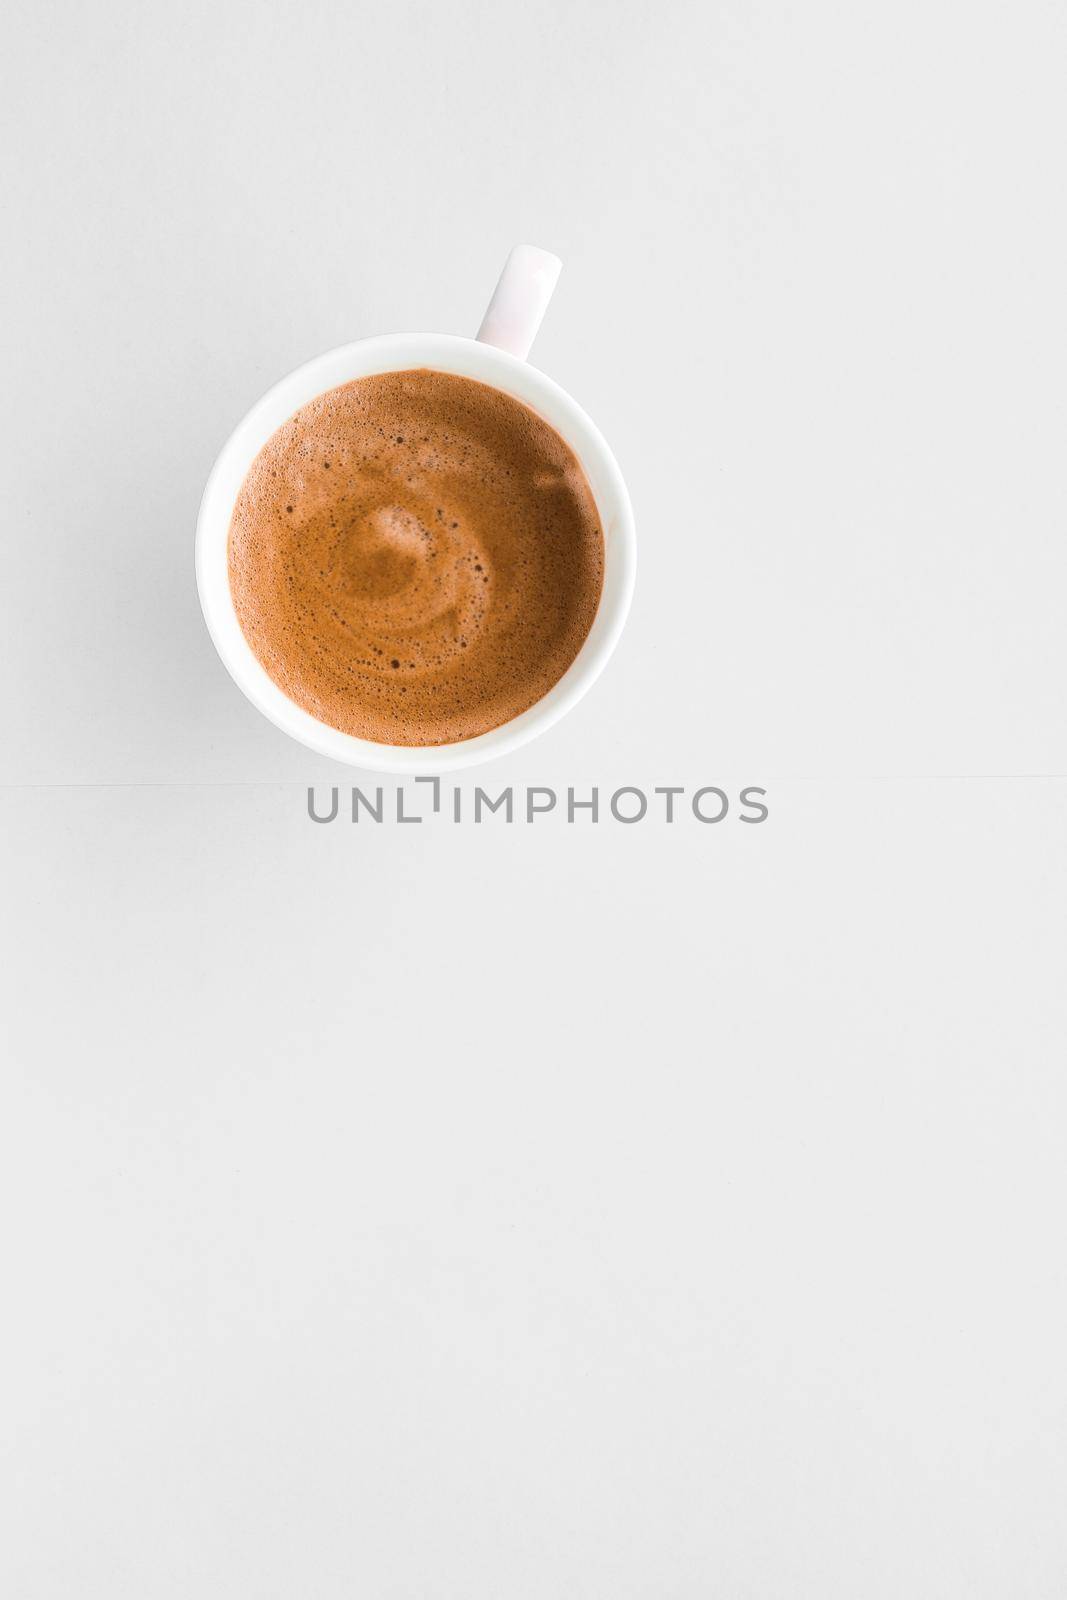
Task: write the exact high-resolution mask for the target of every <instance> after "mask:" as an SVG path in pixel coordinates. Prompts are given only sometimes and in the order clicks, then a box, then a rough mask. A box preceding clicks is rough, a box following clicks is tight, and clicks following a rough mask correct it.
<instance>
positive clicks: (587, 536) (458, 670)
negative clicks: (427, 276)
mask: <svg viewBox="0 0 1067 1600" xmlns="http://www.w3.org/2000/svg"><path fill="white" fill-rule="evenodd" d="M603 571H604V540H603V534H602V532H601V528H600V522H599V518H598V516H597V510H596V505H595V503H594V500H593V495H592V492H591V490H590V488H589V485H588V483H587V481H586V479H585V476H584V474H583V472H582V469H581V467H580V466H579V465H578V462H577V460H576V459H575V457H574V455H573V453H572V452H571V450H570V449H569V448H568V446H567V445H566V444H565V443H564V441H563V440H562V439H561V438H560V436H559V434H557V433H556V432H555V430H554V429H553V428H551V427H550V426H549V424H548V423H547V422H545V421H544V420H543V419H542V418H541V417H539V416H537V415H536V413H535V412H533V411H531V410H530V409H529V407H528V406H525V405H523V404H522V403H521V402H520V401H518V400H514V399H512V398H511V397H510V396H509V395H505V394H502V393H501V392H500V391H499V390H497V389H492V388H490V387H489V386H488V385H486V384H483V383H477V382H475V381H474V380H473V379H471V378H461V377H457V376H455V375H454V374H452V373H445V372H431V371H428V370H425V369H421V368H420V369H418V370H416V371H410V372H391V373H385V374H382V375H381V376H377V377H370V378H359V379H357V380H356V381H355V382H353V383H347V384H344V385H342V387H341V388H338V389H331V390H329V391H328V392H327V393H325V394H322V395H320V396H319V397H318V398H317V399H315V400H313V401H312V402H311V403H310V405H306V406H304V407H303V408H302V409H301V410H300V411H298V412H297V413H296V415H295V416H293V417H291V418H290V419H289V421H288V422H287V423H285V424H284V426H282V427H281V428H279V429H278V431H277V433H275V434H274V435H273V437H272V438H271V439H269V440H268V442H267V444H266V445H265V446H264V448H263V449H262V450H261V451H260V453H259V455H258V456H257V458H256V460H255V461H254V463H253V464H252V467H251V470H250V471H249V473H248V476H247V478H246V479H245V482H244V484H243V486H242V488H241V492H240V494H239V495H238V498H237V503H236V506H235V507H234V513H233V520H232V522H231V525H230V539H229V572H230V588H231V592H232V594H233V599H234V605H235V607H236V610H237V616H238V618H239V620H240V624H241V627H242V629H243V631H244V634H245V637H246V638H247V640H248V642H249V644H250V645H251V647H252V649H253V651H254V652H255V654H256V656H257V657H258V658H259V660H260V662H261V663H262V665H263V666H264V667H265V669H266V671H267V672H268V673H269V674H270V676H271V677H272V678H273V680H274V682H275V683H276V684H277V685H278V686H279V688H281V689H283V690H284V692H285V693H286V694H287V695H288V696H289V697H290V698H291V699H292V700H295V701H296V703H297V704H298V705H300V706H303V708H304V709H305V710H306V711H309V712H310V713H311V714H312V716H314V717H317V718H319V720H320V721H322V722H325V723H328V724H329V725H330V726H331V727H334V728H340V729H341V730H342V731H343V732H345V733H350V734H355V735H358V737H360V738H363V739H372V740H375V741H377V742H378V743H382V744H402V745H440V744H451V743H454V742H455V741H456V740H458V739H468V738H471V737H473V736H474V735H475V734H479V733H485V732H487V731H488V730H489V729H490V728H496V727H499V726H500V724H501V723H504V722H508V721H510V719H511V718H512V717H515V716H518V714H519V713H520V712H522V711H525V710H526V709H527V708H528V707H529V706H532V705H533V704H534V703H535V702H536V701H538V700H540V699H541V697H542V696H543V695H544V694H546V693H547V692H548V690H549V689H551V688H552V686H553V684H555V683H557V682H558V681H559V679H560V678H561V677H562V676H563V674H564V672H566V670H567V668H568V667H569V666H570V664H571V662H572V661H573V660H574V658H575V656H576V655H577V653H578V651H579V650H580V648H581V646H582V644H583V642H584V640H585V637H586V635H587V634H588V632H589V629H590V628H591V627H592V624H593V618H594V616H595V615H596V610H597V605H598V604H599V601H600V591H601V585H602V582H603Z"/></svg>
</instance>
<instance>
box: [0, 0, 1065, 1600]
mask: <svg viewBox="0 0 1067 1600" xmlns="http://www.w3.org/2000/svg"><path fill="white" fill-rule="evenodd" d="M1065 59H1067V13H1065V12H1064V11H1063V10H1062V8H1061V7H1058V6H1054V5H1051V4H1041V3H1037V0H1015V3H1013V4H1008V3H1004V4H997V5H994V4H988V3H978V4H968V5H964V4H954V3H948V0H934V3H932V4H931V3H924V4H919V3H916V0H904V3H898V4H894V5H892V6H890V5H881V4H873V3H859V4H856V3H848V4H846V3H844V0H842V3H840V4H833V3H831V0H812V3H810V4H808V5H805V6H789V5H785V4H780V5H775V4H769V3H763V0H756V3H740V0H737V3H731V4H727V3H719V0H715V3H712V4H698V3H696V0H685V3H679V4H673V5H672V4H667V5H663V6H659V7H653V6H651V5H647V6H646V5H636V4H632V3H625V0H624V3H610V4H609V3H608V0H597V3H590V0H585V3H577V4H575V3H571V4H563V3H561V0H560V3H557V0H550V3H535V4H520V3H519V0H505V3H502V4H497V5H493V6H491V5H489V4H482V3H477V0H446V3H443V4H438V5H430V4H403V3H401V4H390V5H388V6H369V5H366V4H350V5H341V4H339V3H336V0H335V3H332V4H328V3H326V0H302V3H301V4H299V5H297V4H280V3H278V0H268V3H261V4H256V5H252V4H239V3H237V0H211V3H207V0H201V3H193V4H189V5H181V6H179V5H167V6H164V5H162V4H160V3H159V0H148V3H139V4H132V3H131V4H128V5H127V4H115V3H108V4H102V5H99V6H92V7H85V6H80V5H77V6H76V5H74V4H72V3H57V4H55V5H51V6H39V5H37V4H30V3H28V0H17V3H15V4H14V5H11V6H9V8H8V20H7V21H6V24H5V35H4V49H3V53H2V60H0V80H2V81H0V122H2V128H0V132H2V136H3V146H2V147H3V150H4V157H3V162H4V178H5V186H4V187H5V196H6V197H5V200H4V204H3V209H2V211H0V231H2V234H3V239H2V246H3V252H2V267H0V272H2V277H3V294H2V301H0V318H2V323H3V327H2V332H3V336H4V341H3V348H4V350H5V361H4V367H3V374H4V382H3V384H2V385H0V397H2V407H3V410H2V413H0V439H2V441H3V454H4V480H3V481H4V490H5V493H4V508H5V514H6V515H5V533H4V541H3V578H2V584H0V621H2V629H3V639H4V669H3V672H2V674H0V711H2V716H3V738H2V740H0V781H2V783H3V789H2V791H0V808H2V812H3V820H2V828H3V833H2V839H0V870H2V872H3V886H4V888H3V901H2V918H3V921H2V933H3V938H4V945H5V952H4V954H5V960H4V964H3V976H4V987H5V991H6V992H5V996H4V1014H3V1020H2V1028H3V1037H4V1042H5V1051H4V1074H3V1082H2V1091H3V1100H2V1116H0V1206H2V1211H0V1214H2V1217H3V1222H2V1224H0V1229H2V1236H3V1240H2V1242H3V1255H2V1261H3V1267H2V1271H3V1278H2V1280H0V1282H2V1291H0V1292H2V1294H3V1301H4V1307H5V1309H4V1312H3V1317H2V1324H0V1344H2V1349H3V1361H2V1365H0V1388H2V1393H0V1414H2V1415H3V1417H4V1427H3V1430H2V1434H0V1517H2V1518H3V1521H4V1524H5V1525H4V1527H3V1528H2V1529H0V1591H2V1592H3V1593H4V1594H5V1595H7V1594H10V1595H11V1596H12V1597H13V1600H68V1597H70V1596H75V1595H76V1596H78V1600H156V1597H159V1600H171V1597H173V1600H179V1597H180V1600H188V1597H189V1596H196V1597H198V1600H216V1597H217V1600H231V1597H240V1600H244V1597H249V1600H275V1597H277V1600H283V1597H284V1600H290V1597H291V1596H293V1595H301V1596H304V1595H307V1596H309V1597H315V1600H319V1597H322V1600H335V1597H336V1600H340V1597H342V1596H344V1597H346V1600H347V1597H349V1596H352V1595H361V1596H362V1595H366V1596H368V1597H370V1596H383V1597H390V1600H416V1597H417V1600H498V1597H500V1596H503V1595H506V1596H514V1597H527V1596H528V1597H530V1600H543V1597H547V1596H551V1597H559V1600H564V1597H566V1600H570V1597H572V1596H583V1597H585V1596H598V1597H599V1596H609V1595H610V1596H612V1597H613V1600H631V1597H633V1600H637V1597H640V1600H646V1597H647V1600H653V1597H654V1600H661V1597H663V1596H671V1597H677V1600H704V1597H708V1600H719V1597H723V1600H733V1597H752V1600H798V1597H806V1596H809V1595H810V1596H813V1597H819V1600H823V1597H833V1600H838V1597H840V1600H854V1597H857V1596H863V1597H868V1596H870V1597H875V1600H880V1597H883V1596H885V1597H890V1596H893V1597H902V1600H903V1597H908V1600H914V1597H930V1600H955V1597H957V1596H958V1597H960V1600H975V1597H986V1596H988V1597H990V1600H1002V1597H1003V1596H1005V1595H1010V1596H1012V1600H1030V1597H1033V1600H1045V1597H1059V1596H1061V1595H1062V1594H1063V1593H1064V1592H1065V1590H1067V1524H1065V1520H1064V1516H1063V1505H1064V1503H1065V1498H1067V1368H1065V1366H1064V1362H1063V1358H1062V1351H1063V1349H1064V1348H1065V1347H1067V1277H1065V1274H1064V1265H1063V1216H1064V1208H1065V1205H1067V1179H1065V1176H1064V1142H1065V1132H1067V1090H1065V1087H1064V1064H1065V1054H1067V1053H1065V1050H1064V1040H1065V1033H1067V1028H1065V1024H1067V1015H1065V1013H1067V1005H1065V1001H1064V984H1063V970H1064V954H1065V940H1064V924H1063V906H1064V898H1065V891H1067V829H1065V799H1067V782H1065V781H1064V779H1063V778H1062V777H1058V776H1057V774H1063V773H1064V772H1065V771H1067V717H1065V714H1064V713H1065V703H1064V702H1065V695H1064V684H1065V680H1067V647H1065V644H1064V630H1063V626H1062V616H1063V610H1064V593H1065V588H1067V556H1065V553H1064V552H1065V540H1064V532H1065V523H1067V517H1065V513H1067V476H1065V474H1064V471H1063V438H1064V424H1065V420H1067V400H1065V394H1067V385H1065V381H1064V376H1063V373H1064V356H1065V352H1067V310H1065V303H1067V302H1065V296H1064V294H1063V289H1062V285H1063V283H1064V281H1067V231H1065V228H1064V221H1063V193H1064V177H1065V173H1064V166H1065V160H1064V150H1065V147H1067V146H1065V140H1067V114H1065V111H1064V101H1065V97H1064V94H1063V78H1064V61H1065ZM523 239H525V240H530V241H531V242H534V243H537V244H541V245H544V246H546V247H547V248H549V249H552V250H555V251H557V252H558V253H559V254H560V255H561V256H562V257H563V258H564V261H565V270H564V275H563V278H562V280H561V283H560V287H559V290H558V292H557V295H556V298H555V301H554V302H553V305H552V308H551V310H550V313H549V317H548V320H547V321H546V324H545V327H544V329H543V331H542V334H541V336H540V338H539V340H538V343H537V346H536V347H535V352H534V354H535V359H536V360H537V362H538V364H539V365H541V366H543V367H544V368H545V370H547V371H548V372H550V373H551V374H552V376H553V377H555V378H556V379H557V380H558V381H560V382H561V383H562V384H563V385H564V386H565V387H566V388H567V389H569V390H570V391H571V392H572V393H573V394H574V396H575V397H576V398H577V399H578V400H579V401H580V402H581V404H582V405H584V406H585V407H586V408H587V409H588V410H589V412H590V413H591V414H592V416H593V417H594V418H595V420H596V421H597V422H598V424H599V425H600V427H601V428H602V429H603V431H604V432H605V434H606V435H607V437H608V439H609V440H610V442H611V444H612V446H613V448H614V450H615V452H616V454H617V456H618V458H619V461H620V464H621V465H622V468H623V470H624V472H625V474H626V476H627V478H628V480H629V483H630V487H631V491H632V494H633V499H634V504H635V510H636V513H637V520H638V533H639V539H640V565H639V575H638V589H637V597H636V600H635V605H634V611H633V614H632V617H631V621H630V623H629V625H628V628H627V632H626V634H625V636H624V639H623V642H622V644H621V646H620V648H619V651H618V654H617V655H616V657H615V659H614V660H613V662H612V664H611V666H610V668H609V669H608V671H607V673H606V674H605V676H604V677H603V678H602V679H601V680H600V682H599V683H598V685H597V687H596V688H595V689H594V690H593V691H592V693H591V694H590V695H589V696H588V697H587V698H586V699H585V700H584V701H583V702H582V703H581V705H580V706H579V707H578V708H577V709H576V710H575V711H574V712H573V713H572V714H571V716H570V717H568V718H567V719H566V721H565V722H564V723H562V724H561V725H560V726H559V727H558V728H556V729H554V730H552V731H551V732H550V733H549V734H548V735H546V736H545V737H544V738H543V739H542V740H541V741H540V742H539V743H536V744H534V745H532V746H529V747H527V748H526V749H524V750H523V751H521V752H520V753H518V754H517V755H516V756H514V757H511V758H509V759H507V760H506V761H502V762H500V763H497V764H495V765H494V766H493V767H491V768H487V769H485V770H484V771H483V772H480V773H474V774H472V775H471V776H470V779H469V781H468V782H467V783H465V785H464V787H465V788H466V790H467V792H468V793H470V791H471V790H472V788H473V784H474V783H475V782H477V781H481V782H482V783H484V784H486V785H487V786H489V787H490V788H495V787H496V786H497V785H504V784H506V783H512V784H514V785H517V786H519V787H520V788H521V787H522V786H524V785H526V784H552V785H555V786H556V787H557V788H560V789H565V788H566V786H567V785H568V784H573V785H575V786H576V787H578V788H579V789H581V790H583V791H584V790H587V789H588V788H589V787H590V786H591V785H593V784H597V785H599V786H600V787H601V789H602V791H603V792H604V793H610V791H611V789H613V788H614V787H616V786H618V785H619V784H623V783H626V784H638V785H641V786H643V787H645V788H649V789H650V788H651V787H652V786H653V785H655V784H671V783H674V784H684V785H687V786H688V787H689V788H690V789H693V788H696V787H698V786H700V785H701V784H713V783H716V784H721V785H723V786H724V787H725V788H727V789H728V790H729V791H730V792H731V793H735V792H736V790H737V788H739V787H740V786H741V785H743V784H747V783H752V784H761V785H763V786H765V787H766V788H767V790H768V799H769V804H770V807H771V816H770V819H769V820H768V822H767V823H766V824H765V825H763V826H761V827H758V828H751V827H746V826H743V825H741V824H739V823H737V822H736V821H735V820H734V818H733V816H731V817H730V818H728V819H727V820H726V821H725V822H724V823H722V824H721V825H719V826H717V827H702V826H701V825H699V824H698V823H695V822H693V821H692V820H689V821H682V822H679V823H678V824H676V825H675V826H673V827H670V828H668V827H667V826H666V825H665V824H664V823H663V822H662V821H661V820H657V819H656V818H653V817H650V818H649V819H648V820H647V821H646V822H644V823H642V824H640V825H636V826H633V827H623V826H620V825H618V824H613V823H611V822H602V823H601V824H600V825H599V826H597V827H593V826H591V825H590V824H589V823H588V822H585V823H576V824H575V825H574V826H573V827H567V826H565V825H562V824H559V823H558V822H557V821H556V820H554V819H549V820H547V821H545V822H543V823H537V824H534V825H533V826H526V825H520V824H516V825H514V826H512V827H510V828H509V827H507V826H506V825H505V824H503V822H502V821H498V822H492V823H490V824H488V825H484V826H483V827H481V828H478V829H475V828H473V827H471V826H469V825H461V826H459V827H456V826H452V825H450V824H448V823H447V822H446V821H445V820H444V819H440V818H439V819H437V820H435V821H431V822H428V823H427V824H424V825H422V826H419V827H410V828H401V827H397V826H395V824H394V825H392V826H386V825H383V826H381V827H378V828H374V827H367V826H364V825H360V827H358V828H356V827H353V826H352V825H351V824H350V823H340V822H339V823H338V824H336V825H334V826H331V827H328V828H327V827H315V826H313V825H312V824H311V823H310V822H308V820H307V817H306V811H305V789H306V785H307V784H308V783H310V782H317V783H318V784H319V785H320V793H322V794H323V795H325V792H326V790H325V789H324V788H322V786H323V785H328V784H330V783H333V782H340V783H342V784H344V783H347V782H349V781H351V779H352V778H353V777H356V778H357V779H358V777H359V775H358V774H352V773H350V772H346V771H344V770H342V769H338V768H335V767H333V766H332V765H331V764H330V763H329V762H327V761H325V760H322V759H320V758H317V757H314V756H312V755H310V753H308V752H305V751H303V750H301V749H300V748H299V747H298V746H296V745H293V744H290V743H288V742H287V741H286V739H285V737H284V736H283V735H282V734H280V733H279V732H278V731H277V730H275V729H274V728H273V727H272V726H271V725H269V724H268V723H267V722H265V721H264V720H263V719H262V718H260V717H259V716H258V715H257V713H255V712H254V711H253V710H252V708H251V707H250V706H249V705H248V704H247V703H246V702H245V701H244V700H243V699H242V697H241V696H240V694H239V692H238V691H237V690H236V689H235V688H234V687H233V685H232V684H231V683H230V681H229V679H228V678H227V676H226V674H225V672H224V670H223V669H222V667H221V665H220V664H219V662H218V661H217V659H216V658H215V656H214V653H213V651H212V648H211V645H210V643H209V641H208V639H207V635H206V633H205V631H204V629H203V625H202V623H201V620H200V616H199V611H198V607H197V602H196V596H195V590H194V585H193V579H192V530H193V524H194V520H195V514H196V508H197V504H198V501H199V495H200V491H201V489H202V486H203V481H204V479H205V477H206V475H207V472H208V470H209V468H210V465H211V462H212V460H213V458H214V455H215V452H216V451H217V449H218V447H219V445H220V444H221V442H222V440H223V439H224V437H225V436H226V434H227V433H228V432H229V430H230V428H231V427H232V426H233V424H234V423H235V422H236V421H237V420H238V418H239V417H240V415H241V414H242V413H243V412H244V410H246V409H247V407H248V406H249V405H250V404H251V403H252V402H253V401H254V400H255V399H256V398H257V397H258V395H259V394H260V393H261V392H262V390H263V389H264V388H265V387H267V386H268V385H269V384H270V383H271V382H272V381H273V380H274V379H275V378H277V377H278V376H280V375H281V374H282V373H283V372H285V371H287V370H288V369H289V368H291V367H293V366H295V365H297V364H298V363H300V362H301V361H303V360H305V359H307V358H308V357H310V356H311V355H314V354H316V353H318V352H319V351H321V350H323V349H326V348H328V347H330V346H331V345H334V344H338V343H342V342H345V341H347V340H349V339H352V338H356V337H359V336H361V335H364V334H371V333H378V332H383V331H390V330H394V329H405V328H410V329H427V328H429V329H433V330H441V331H446V332H449V331H453V332H472V331H473V330H474V329H475V328H476V327H477V324H478V321H479V318H480V315H481V312H482V309H483V306H484V302H485V300H486V299H487V297H488V294H489V292H490V291H491V289H492V286H493V283H494V281H495V278H496V274H497V272H498V270H499V266H500V264H501V262H502V260H503V257H504V255H505V254H506V251H507V249H508V248H509V247H510V246H511V244H513V243H514V242H516V241H518V240H523Z"/></svg>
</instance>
